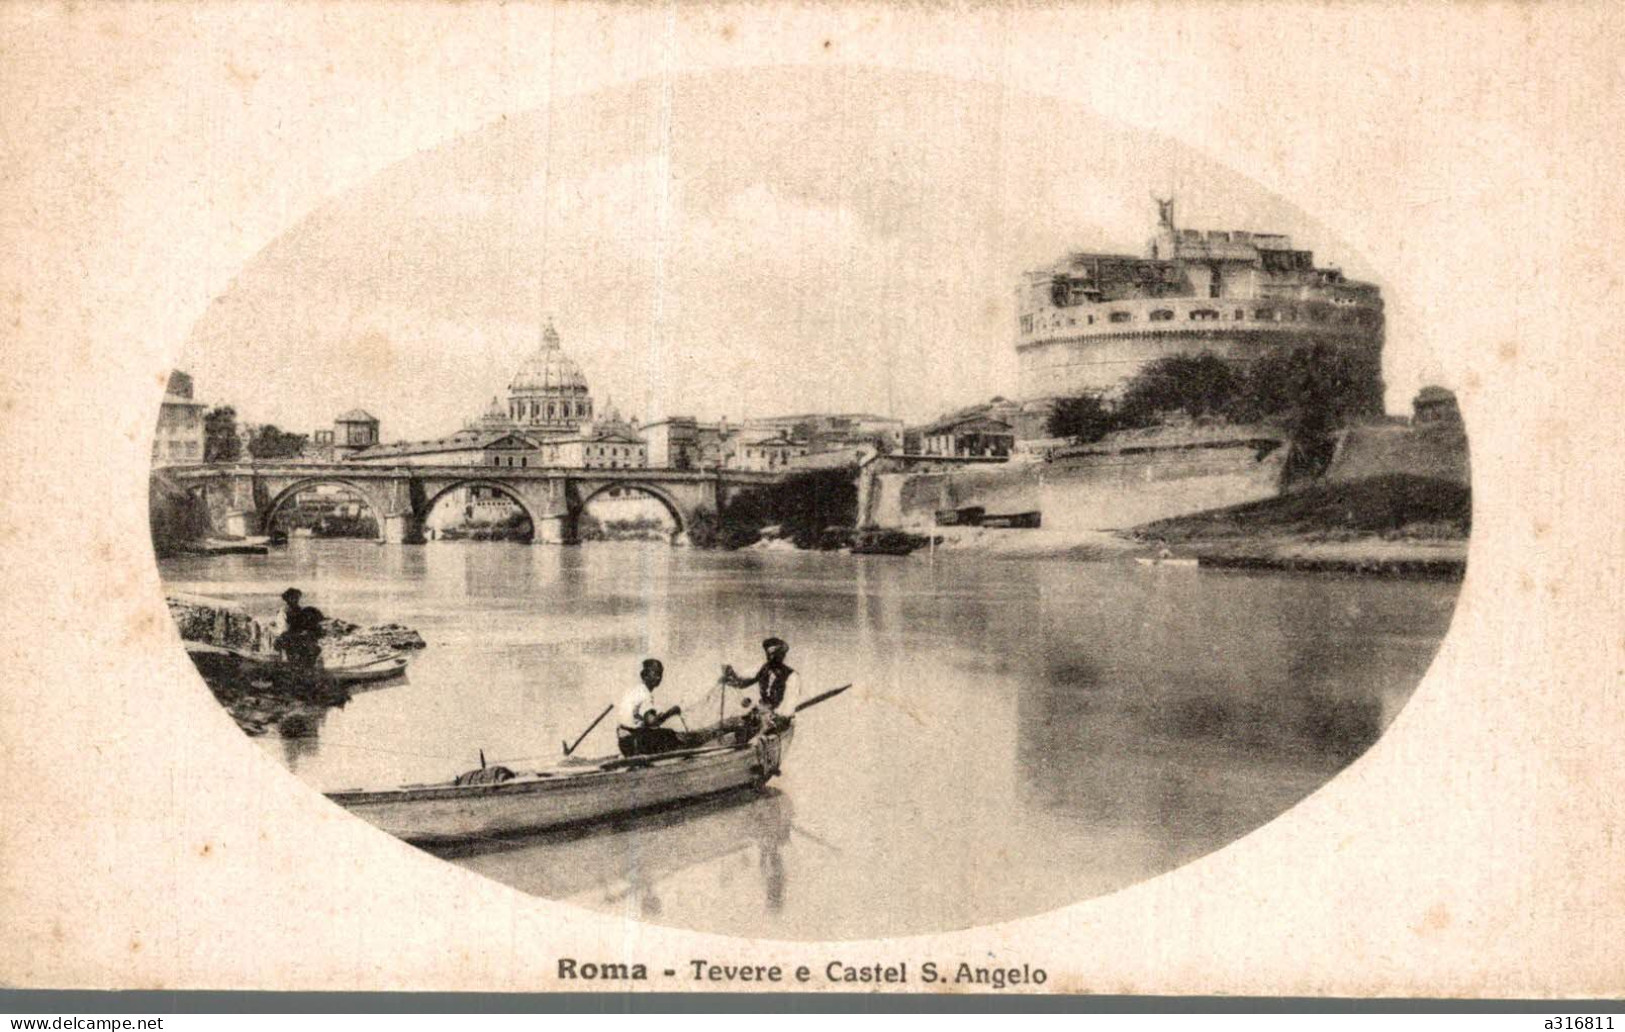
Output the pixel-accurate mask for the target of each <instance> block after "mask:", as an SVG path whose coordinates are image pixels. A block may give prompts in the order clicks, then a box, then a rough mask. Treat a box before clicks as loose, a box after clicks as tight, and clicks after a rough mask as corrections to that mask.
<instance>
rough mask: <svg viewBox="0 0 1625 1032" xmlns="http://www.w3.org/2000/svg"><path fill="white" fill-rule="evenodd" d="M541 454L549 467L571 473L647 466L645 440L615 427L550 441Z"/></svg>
mask: <svg viewBox="0 0 1625 1032" xmlns="http://www.w3.org/2000/svg"><path fill="white" fill-rule="evenodd" d="M542 452H543V455H544V457H545V462H546V464H547V465H549V466H565V467H569V468H572V469H641V468H642V467H644V466H646V465H648V450H647V448H646V447H645V445H644V442H643V439H642V438H641V437H639V436H638V435H637V434H636V433H633V432H632V431H630V430H625V429H619V428H615V427H607V428H605V429H602V430H598V429H596V428H595V429H594V430H593V431H592V432H591V433H588V434H584V435H582V436H580V437H565V438H560V439H558V440H553V441H548V442H546V443H545V444H544V445H543V446H542Z"/></svg>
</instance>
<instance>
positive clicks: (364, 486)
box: [165, 462, 780, 544]
mask: <svg viewBox="0 0 1625 1032" xmlns="http://www.w3.org/2000/svg"><path fill="white" fill-rule="evenodd" d="M165 473H166V474H167V475H169V476H171V477H173V478H174V479H176V480H178V481H180V482H181V483H183V484H185V485H186V486H187V488H188V489H189V490H191V491H192V492H193V493H194V494H199V495H201V497H202V498H203V500H204V502H205V503H206V504H207V505H208V509H209V520H210V522H211V523H212V524H213V525H214V527H215V529H216V530H217V531H219V532H223V533H228V534H237V535H242V536H252V535H256V534H264V533H266V532H267V531H269V529H270V527H271V524H272V521H273V520H274V519H275V517H276V514H277V512H278V511H279V510H280V509H281V508H282V507H283V506H285V505H288V504H289V503H290V502H292V500H293V498H294V496H295V495H297V494H299V493H300V492H301V491H304V490H305V489H307V488H312V487H319V486H321V485H324V484H336V485H338V486H341V487H344V488H346V489H348V490H349V491H351V492H353V493H355V494H356V495H357V496H359V497H360V498H361V500H362V501H363V502H364V503H365V504H366V505H367V506H368V507H369V508H370V509H371V510H372V512H373V515H374V517H375V518H376V519H377V521H378V528H379V532H380V535H381V537H382V539H383V540H384V541H392V542H405V543H416V542H420V541H422V540H423V523H424V520H425V519H427V518H428V515H429V513H430V512H431V511H432V510H433V509H434V506H435V504H436V503H437V502H439V501H440V500H441V499H442V498H444V497H445V496H446V495H448V494H450V493H451V492H452V491H456V490H459V489H461V488H466V487H490V488H495V489H496V490H498V491H500V492H501V493H503V494H505V495H507V496H508V497H509V498H511V499H513V501H514V502H515V503H516V504H518V505H519V507H520V508H522V509H523V510H524V511H525V514H526V515H527V516H529V517H530V522H531V526H532V528H534V540H535V541H537V542H550V543H560V544H568V543H572V542H574V541H576V540H577V524H578V522H579V520H580V518H581V514H582V512H584V511H585V510H586V507H587V503H588V502H590V501H591V500H592V499H593V497H594V496H596V495H598V494H599V493H600V492H603V491H606V490H608V489H610V488H612V487H624V488H631V489H633V490H636V491H639V492H641V493H643V494H647V495H649V496H651V497H653V498H655V499H656V500H658V501H659V502H660V503H661V504H663V505H664V506H665V507H666V509H667V511H668V512H670V513H671V516H672V518H673V519H674V520H675V521H676V523H677V530H678V531H679V532H683V531H686V530H687V529H688V528H689V527H690V526H691V525H692V524H693V522H694V518H695V516H696V515H697V514H698V513H700V512H702V511H705V512H710V513H715V512H718V511H719V510H720V509H721V507H722V506H724V505H726V504H727V503H728V502H729V501H731V500H732V499H733V497H734V496H735V495H736V494H738V493H739V492H740V491H743V490H746V489H748V488H752V487H760V486H763V485H767V484H773V483H777V482H778V480H779V478H780V475H779V474H777V473H762V472H755V471H751V470H729V469H724V470H707V471H699V470H679V469H546V468H527V469H510V468H506V467H496V466H387V465H382V464H377V465H375V464H373V463H364V462H335V463H323V464H315V463H304V462H285V463H276V462H253V463H248V462H245V463H224V464H219V465H199V466H171V467H168V468H167V469H166V470H165Z"/></svg>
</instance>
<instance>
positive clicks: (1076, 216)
mask: <svg viewBox="0 0 1625 1032" xmlns="http://www.w3.org/2000/svg"><path fill="white" fill-rule="evenodd" d="M669 87H670V88H669V92H668V91H667V90H666V89H665V88H664V87H663V85H662V84H661V83H660V82H659V81H658V80H650V81H648V82H646V83H642V84H639V85H635V86H632V87H626V88H618V89H609V90H604V91H602V92H599V93H596V94H592V95H589V96H586V97H578V98H563V99H561V100H560V101H559V103H558V105H557V108H556V110H554V111H553V112H552V113H551V117H550V116H549V112H548V111H547V110H546V109H545V108H542V109H538V110H535V111H532V112H530V113H528V114H525V115H521V116H516V117H510V118H506V119H503V120H501V121H499V122H497V123H495V124H493V125H490V126H487V127H486V128H484V129H482V130H480V131H477V132H474V133H470V134H468V135H467V136H464V137H461V138H459V139H456V140H453V141H450V142H448V143H445V144H443V145H441V146H439V147H437V148H434V149H432V150H428V151H425V152H423V153H421V154H418V155H416V156H414V157H412V158H409V159H407V160H405V161H403V162H401V163H399V164H397V165H396V166H394V167H392V168H390V169H388V170H386V171H385V172H384V173H382V174H380V175H378V176H376V177H375V178H373V179H372V180H370V181H368V182H366V183H365V184H363V185H362V186H360V187H358V188H356V189H353V190H350V191H348V192H347V193H345V194H343V195H341V196H338V197H336V198H333V199H332V200H331V201H330V202H329V203H327V204H326V205H324V206H323V207H321V208H320V209H318V210H316V211H315V212H312V213H311V214H310V215H309V216H308V217H306V218H305V219H303V220H302V221H300V222H298V223H296V224H295V225H294V226H293V228H292V229H290V230H289V231H288V232H286V233H285V234H283V235H282V236H281V237H280V238H279V239H277V240H276V241H275V242H273V243H272V244H271V245H270V246H269V247H268V248H266V249H265V250H264V251H263V252H262V253H261V254H260V255H258V256H257V257H256V258H255V259H254V260H253V261H252V262H250V263H249V265H248V266H247V267H246V268H244V269H243V270H242V272H241V273H240V274H239V275H238V276H237V278H236V280H235V281H234V282H233V283H232V285H231V286H230V288H229V289H228V290H227V291H226V292H225V293H224V294H223V295H222V296H221V297H220V298H218V299H217V300H216V301H215V302H214V303H213V305H211V306H210V308H209V309H208V311H207V312H206V313H205V315H204V316H203V318H202V319H200V320H199V322H198V325H197V326H196V328H195V330H194V333H193V335H192V338H191V340H190V341H189V343H188V346H187V348H186V354H185V356H184V358H183V361H182V367H183V368H186V369H188V370H189V371H191V372H192V373H193V374H194V376H195V378H196V380H197V387H198V392H199V396H200V397H201V398H202V399H203V400H205V401H208V402H210V403H230V404H235V405H236V406H237V409H238V411H239V414H240V417H241V418H244V419H246V420H249V421H254V422H274V423H277V424H278V425H280V426H283V427H284V428H287V429H293V430H303V431H308V430H311V429H314V428H316V427H320V426H326V425H328V424H329V423H330V422H331V420H332V417H333V416H334V415H336V414H337V413H338V412H340V411H343V410H344V409H347V408H350V407H353V406H358V405H359V406H361V407H363V408H366V409H368V410H369V411H371V412H372V413H373V414H375V415H377V416H379V417H380V418H381V419H382V421H383V435H384V437H385V439H386V440H394V439H401V438H420V437H428V436H435V435H439V434H441V433H445V432H448V431H449V430H451V429H453V428H455V427H457V426H458V425H460V424H461V422H462V421H463V420H464V419H465V418H468V417H470V416H473V415H475V414H477V413H478V412H480V411H481V410H482V409H483V408H484V406H485V405H486V403H487V402H488V401H489V399H490V397H491V396H492V395H493V394H502V393H504V392H505V389H506V385H507V382H508V378H509V376H510V375H511V374H512V372H513V370H514V368H515V367H516V366H517V365H518V363H519V362H520V361H521V359H522V358H523V357H524V355H525V354H526V353H528V351H529V350H530V349H531V348H533V347H534V346H535V341H536V337H537V331H538V325H539V319H540V317H541V313H542V312H544V311H546V312H549V313H551V314H552V315H553V317H554V319H555V321H556V324H557V326H558V329H559V332H560V334H561V336H562V337H563V341H564V346H565V348H566V350H567V351H568V352H569V353H570V354H571V355H572V356H574V357H575V358H576V360H577V361H578V362H580V363H581V365H582V366H583V367H584V369H585V371H586V374H587V377H588V380H589V383H590V384H591V385H592V388H593V392H594V394H595V396H596V397H597V399H598V401H599V404H600V405H601V406H602V405H604V404H605V403H606V402H607V401H609V400H611V399H613V400H614V402H615V403H616V405H617V406H618V407H619V408H620V409H621V411H622V412H623V413H624V414H626V415H629V416H630V415H638V416H641V417H643V418H646V419H648V418H658V417H659V416H661V415H667V414H696V415H700V416H702V417H709V418H715V417H717V416H720V415H726V416H728V417H729V418H730V419H740V418H745V417H749V416H759V415H772V414H778V413H784V412H790V411H805V410H865V411H875V412H880V413H888V414H894V415H896V416H899V417H901V418H905V419H909V420H918V419H923V418H927V417H929V416H932V415H934V414H936V413H939V412H941V411H943V410H945V409H949V408H953V407H956V406H958V405H962V404H966V403H969V402H972V401H977V400H984V399H986V398H988V397H991V396H993V395H995V394H1012V393H1014V385H1015V359H1014V352H1013V350H1012V346H1011V342H1012V339H1013V322H1014V316H1013V311H1012V299H1013V294H1014V289H1015V284H1016V279H1017V277H1018V275H1019V274H1020V273H1021V272H1022V271H1023V270H1024V269H1027V268H1031V267H1035V266H1037V265H1041V264H1045V263H1047V262H1049V261H1051V260H1053V259H1054V258H1055V257H1057V256H1058V255H1059V254H1060V253H1061V252H1063V251H1065V250H1068V249H1116V250H1125V251H1130V252H1138V251H1139V250H1140V248H1141V246H1142V243H1143V241H1144V239H1145V237H1146V236H1148V235H1149V233H1150V232H1151V229H1152V224H1153V222H1154V216H1155V209H1154V207H1153V205H1152V203H1151V200H1150V195H1151V194H1152V193H1159V194H1166V193H1168V192H1170V191H1172V192H1175V193H1176V194H1177V195H1178V197H1179V203H1180V212H1179V217H1180V223H1181V224H1182V225H1187V226H1193V227H1197V228H1214V229H1231V228H1233V229H1250V230H1256V231H1280V232H1287V233H1291V234H1293V235H1294V236H1295V237H1297V239H1298V243H1299V246H1307V247H1311V248H1313V249H1314V250H1315V251H1316V259H1317V262H1318V263H1319V264H1336V265H1340V266H1342V267H1343V268H1344V269H1345V270H1346V271H1348V272H1349V273H1350V274H1351V275H1355V276H1358V277H1361V278H1371V279H1375V280H1376V281H1377V282H1379V283H1384V282H1385V280H1384V277H1383V276H1382V275H1381V274H1380V273H1379V272H1378V271H1377V270H1373V269H1370V268H1367V267H1365V266H1364V265H1363V264H1362V263H1361V261H1360V259H1359V256H1357V255H1355V254H1353V253H1352V252H1351V251H1350V250H1349V249H1348V248H1347V247H1346V246H1345V245H1342V244H1340V243H1339V242H1337V241H1336V240H1333V239H1331V238H1330V237H1329V236H1328V235H1327V234H1326V232H1325V231H1324V230H1323V229H1321V228H1320V227H1318V226H1317V225H1316V224H1315V223H1314V222H1313V221H1312V220H1311V219H1310V218H1309V217H1308V216H1306V215H1305V214H1304V213H1302V212H1299V211H1297V210H1296V209H1294V208H1292V207H1291V206H1290V205H1287V204H1285V203H1284V202H1282V201H1281V200H1280V199H1279V198H1276V197H1275V196H1273V195H1271V194H1270V193H1268V192H1267V191H1265V190H1263V189H1262V188H1260V187H1259V186H1257V185H1256V184H1254V183H1253V182H1251V181H1250V180H1248V179H1246V178H1245V177H1242V176H1239V175H1237V174H1235V173H1233V172H1230V171H1227V170H1225V169H1223V168H1221V167H1219V166H1218V165H1216V164H1214V163H1212V162H1209V161H1207V160H1206V159H1203V158H1202V157H1200V156H1199V155H1197V154H1195V153H1194V152H1192V151H1191V150H1189V149H1187V148H1185V147H1183V146H1181V145H1178V144H1174V143H1170V142H1167V141H1165V140H1162V139H1159V138H1157V137H1154V136H1151V135H1149V134H1146V133H1144V132H1141V131H1139V130H1132V129H1124V128H1122V127H1120V126H1116V125H1114V124H1112V123H1109V122H1106V121H1104V120H1102V119H1100V118H1098V117H1096V116H1093V115H1091V114H1089V113H1088V112H1087V111H1086V110H1085V109H1084V108H1083V107H1082V106H1074V105H1070V104H1066V103H1064V102H1058V101H1053V100H1046V99H1042V98H1037V97H1031V96H1027V95H1024V94H1018V93H1015V92H1012V91H1009V90H1004V89H1000V88H998V87H995V86H990V85H986V84H976V83H968V82H961V81H956V80H950V79H946V78H941V77H937V76H930V75H922V74H916V73H900V72H882V71H872V70H854V69H851V68H829V69H816V70H814V69H806V68H801V69H776V70H749V71H737V72H727V73H720V74H712V75H704V76H691V77H679V78H675V79H672V80H670V81H669ZM1388 300H1389V324H1388V347H1387V358H1386V363H1385V364H1386V375H1387V379H1388V382H1389V394H1388V401H1389V408H1390V409H1397V410H1403V409H1404V408H1405V407H1406V405H1407V403H1408V401H1409V398H1410V397H1411V395H1412V394H1414V392H1415V390H1416V388H1417V387H1418V386H1420V384H1421V382H1422V381H1423V380H1424V379H1426V378H1427V377H1426V371H1427V370H1428V369H1429V365H1430V364H1429V362H1428V360H1427V358H1426V356H1425V355H1422V354H1420V353H1418V352H1419V348H1417V347H1416V346H1414V345H1412V344H1410V343H1409V342H1411V341H1413V340H1414V339H1416V338H1415V335H1414V334H1413V333H1412V332H1411V330H1410V328H1409V326H1408V325H1407V316H1406V312H1405V310H1404V307H1403V306H1402V305H1400V304H1396V300H1397V299H1396V298H1394V297H1392V296H1390V297H1389V298H1388Z"/></svg>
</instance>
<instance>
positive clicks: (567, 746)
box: [559, 702, 615, 756]
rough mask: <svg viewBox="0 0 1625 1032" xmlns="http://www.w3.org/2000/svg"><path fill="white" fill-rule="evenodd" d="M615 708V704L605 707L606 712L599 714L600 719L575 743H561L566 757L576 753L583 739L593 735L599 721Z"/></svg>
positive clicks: (588, 727)
mask: <svg viewBox="0 0 1625 1032" xmlns="http://www.w3.org/2000/svg"><path fill="white" fill-rule="evenodd" d="M614 708H615V704H614V703H613V702H612V703H610V704H609V705H608V706H605V707H604V712H602V713H600V714H598V717H597V718H596V719H595V720H594V721H593V722H592V723H591V724H588V725H587V730H585V731H583V732H581V737H580V738H577V739H576V740H575V741H574V742H564V741H560V742H559V744H560V745H562V746H564V755H566V756H568V755H570V754H571V753H573V752H575V751H576V746H578V745H580V744H581V739H582V738H586V737H587V736H588V735H590V734H592V729H593V728H595V727H597V726H598V724H599V721H602V720H603V719H604V718H605V717H607V716H609V711H610V710H612V709H614Z"/></svg>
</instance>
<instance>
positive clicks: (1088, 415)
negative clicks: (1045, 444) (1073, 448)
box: [1044, 394, 1117, 444]
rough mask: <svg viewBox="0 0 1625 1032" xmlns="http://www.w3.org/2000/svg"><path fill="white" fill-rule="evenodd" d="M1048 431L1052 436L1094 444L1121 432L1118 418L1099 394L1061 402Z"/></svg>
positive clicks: (1045, 423)
mask: <svg viewBox="0 0 1625 1032" xmlns="http://www.w3.org/2000/svg"><path fill="white" fill-rule="evenodd" d="M1044 429H1045V432H1046V433H1048V434H1049V436H1051V437H1065V438H1067V439H1069V440H1071V441H1072V442H1073V443H1074V444H1091V443H1093V442H1095V441H1098V440H1100V439H1101V438H1102V437H1105V436H1106V435H1107V434H1109V433H1111V432H1112V431H1113V430H1115V429H1117V417H1116V416H1115V415H1114V414H1113V412H1112V410H1111V409H1110V408H1108V407H1107V405H1106V403H1105V402H1104V401H1101V400H1100V396H1099V395H1098V394H1080V395H1078V396H1077V397H1075V398H1061V399H1059V400H1057V401H1056V402H1055V407H1054V408H1052V409H1051V410H1050V414H1049V416H1048V418H1047V419H1046V420H1045V422H1044Z"/></svg>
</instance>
